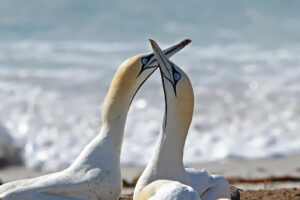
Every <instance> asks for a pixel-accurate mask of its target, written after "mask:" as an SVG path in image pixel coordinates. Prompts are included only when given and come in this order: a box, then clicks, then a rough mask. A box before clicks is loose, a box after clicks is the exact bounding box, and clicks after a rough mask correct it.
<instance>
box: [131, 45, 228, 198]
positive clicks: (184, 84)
mask: <svg viewBox="0 0 300 200" xmlns="http://www.w3.org/2000/svg"><path fill="white" fill-rule="evenodd" d="M150 43H151V45H152V49H153V51H154V53H155V55H156V58H157V60H158V63H159V67H160V71H161V78H162V85H163V90H164V96H165V114H164V120H163V124H162V128H161V131H160V134H159V136H158V140H157V143H156V146H155V149H154V153H153V155H152V157H151V159H150V162H149V163H148V164H147V166H146V168H145V170H144V172H143V173H142V175H141V177H140V178H139V180H138V182H137V184H136V187H135V190H134V199H136V197H137V195H138V194H139V193H140V192H141V190H142V189H143V188H144V187H145V186H146V185H148V184H150V183H151V182H153V181H155V180H159V179H167V180H174V181H179V182H180V183H183V184H185V185H189V186H191V187H193V188H194V189H195V190H196V191H197V192H198V194H199V195H200V197H201V199H202V200H215V199H218V198H230V188H229V184H228V182H227V180H226V179H225V178H224V177H223V176H218V175H210V174H208V172H206V171H205V170H201V171H200V170H196V169H192V168H185V167H184V165H183V149H184V144H185V140H186V136H187V134H188V129H189V126H190V123H191V121H192V116H193V110H194V93H193V88H192V85H191V82H190V80H189V78H188V76H187V75H186V74H185V73H184V71H183V70H182V69H180V68H179V67H178V66H177V65H175V64H174V63H172V62H171V61H170V60H169V59H168V58H167V57H166V56H165V55H164V54H163V52H162V51H161V49H160V47H159V46H158V45H157V44H156V43H155V41H153V40H150Z"/></svg>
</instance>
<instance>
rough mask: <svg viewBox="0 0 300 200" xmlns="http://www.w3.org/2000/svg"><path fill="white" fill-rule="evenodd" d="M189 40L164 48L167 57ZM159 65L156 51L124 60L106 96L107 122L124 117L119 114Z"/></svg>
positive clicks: (105, 116) (104, 112)
mask: <svg viewBox="0 0 300 200" xmlns="http://www.w3.org/2000/svg"><path fill="white" fill-rule="evenodd" d="M189 42H190V41H189V40H183V41H182V42H180V43H178V44H175V45H173V46H171V47H169V48H168V49H166V50H164V53H165V55H166V56H167V57H171V56H172V55H174V54H175V53H177V52H178V51H180V50H181V49H182V48H184V47H185V46H186V45H187V44H188V43H189ZM157 67H158V62H157V60H156V57H155V55H154V53H150V54H141V55H137V56H133V57H131V58H128V59H127V60H126V61H125V62H123V63H122V64H121V66H120V67H119V69H118V70H117V72H116V74H115V76H114V78H113V80H112V82H111V85H110V88H109V91H108V94H107V96H106V98H105V102H104V106H103V110H102V120H103V121H104V122H105V121H111V120H113V121H115V120H118V119H119V118H120V119H122V117H121V116H120V115H119V114H118V113H121V112H120V110H124V109H129V107H130V104H131V102H132V100H133V98H134V96H135V94H136V93H137V92H138V90H139V88H140V87H141V86H142V85H143V83H144V82H145V81H146V80H147V79H148V78H149V77H150V75H151V74H152V73H153V72H154V71H155V70H156V69H157ZM123 113H124V112H123ZM123 118H124V117H123ZM125 119H126V117H125Z"/></svg>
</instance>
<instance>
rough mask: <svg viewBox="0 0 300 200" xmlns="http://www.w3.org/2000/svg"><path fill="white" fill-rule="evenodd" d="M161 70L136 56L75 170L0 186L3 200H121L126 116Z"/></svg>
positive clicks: (121, 73)
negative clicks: (122, 152) (121, 166)
mask: <svg viewBox="0 0 300 200" xmlns="http://www.w3.org/2000/svg"><path fill="white" fill-rule="evenodd" d="M189 42H190V41H189V40H184V41H182V42H180V43H178V44H176V45H173V46H172V47H170V48H168V49H166V50H165V51H164V52H165V54H166V55H167V56H168V57H171V56H172V55H174V54H175V53H176V52H178V51H180V50H181V49H182V48H183V47H184V46H185V45H187V44H188V43H189ZM157 67H158V63H157V61H156V58H155V56H154V54H153V53H150V54H143V55H137V56H133V57H131V58H129V59H127V60H126V61H125V62H123V63H122V64H121V66H120V67H119V69H118V70H117V72H116V74H115V76H114V78H113V80H112V82H111V85H110V88H109V91H108V94H107V96H106V98H105V101H104V105H103V109H102V128H101V131H100V133H99V134H98V135H97V136H96V137H95V138H94V139H93V140H92V141H91V142H90V143H89V144H88V145H86V146H85V147H84V149H83V150H82V152H81V153H80V155H79V156H78V157H77V159H76V160H75V161H74V162H73V163H72V164H71V166H70V167H68V168H67V169H65V170H63V171H60V172H56V173H52V174H49V175H45V176H41V177H37V178H33V179H26V180H19V181H14V182H10V183H7V184H4V185H1V186H0V199H1V200H99V199H101V200H117V199H119V196H120V194H121V188H122V182H121V170H120V151H121V145H122V140H123V132H124V126H125V122H126V117H127V112H128V109H129V107H130V104H131V102H132V100H133V98H134V96H135V94H136V93H137V91H138V90H139V88H140V87H141V85H142V84H143V83H144V82H145V81H146V80H147V78H148V77H149V76H150V75H151V74H152V73H153V72H154V71H155V69H156V68H157ZM83 134H84V133H83ZM62 151H67V149H66V150H62Z"/></svg>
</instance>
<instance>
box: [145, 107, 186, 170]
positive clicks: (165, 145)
mask: <svg viewBox="0 0 300 200" xmlns="http://www.w3.org/2000/svg"><path fill="white" fill-rule="evenodd" d="M172 114H173V112H172V111H170V112H169V111H167V112H166V113H165V117H164V123H163V125H162V126H163V127H162V129H161V132H160V134H159V136H158V140H157V142H156V145H155V149H154V153H153V154H152V157H151V160H150V162H149V164H150V165H152V166H157V168H159V169H164V170H169V168H168V167H170V166H171V167H172V170H177V171H183V170H184V167H183V150H184V144H185V139H186V133H185V132H184V130H183V129H182V127H180V124H177V123H176V121H177V119H176V117H175V118H174V117H173V116H172ZM165 120H166V121H165ZM173 172H174V171H173Z"/></svg>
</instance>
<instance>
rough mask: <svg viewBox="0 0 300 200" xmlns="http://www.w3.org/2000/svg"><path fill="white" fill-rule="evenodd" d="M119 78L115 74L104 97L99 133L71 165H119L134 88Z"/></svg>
mask: <svg viewBox="0 0 300 200" xmlns="http://www.w3.org/2000/svg"><path fill="white" fill-rule="evenodd" d="M121 78H122V77H121ZM121 78H120V77H119V76H117V75H115V78H114V79H113V81H112V83H111V86H110V88H109V91H108V94H107V96H106V98H105V101H104V104H103V109H102V128H101V131H100V133H99V135H98V136H97V137H96V138H95V139H93V140H92V141H91V142H90V143H89V144H88V145H86V146H85V148H84V150H83V151H82V152H81V154H80V155H79V157H78V158H77V159H76V161H75V162H74V163H73V165H75V166H82V165H92V166H102V167H103V165H106V166H109V165H118V166H119V164H120V152H121V148H122V141H123V133H124V127H125V123H126V118H127V113H128V110H129V107H130V102H131V100H132V98H133V97H134V92H133V91H134V89H133V88H132V87H130V85H126V84H122V80H121ZM107 162H111V163H107Z"/></svg>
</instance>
